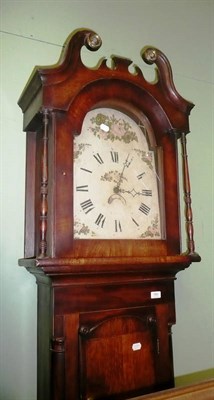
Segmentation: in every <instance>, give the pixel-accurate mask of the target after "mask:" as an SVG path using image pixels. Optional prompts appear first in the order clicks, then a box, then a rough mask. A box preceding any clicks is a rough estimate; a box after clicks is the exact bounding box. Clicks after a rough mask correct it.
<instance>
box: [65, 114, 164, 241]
mask: <svg viewBox="0 0 214 400" xmlns="http://www.w3.org/2000/svg"><path fill="white" fill-rule="evenodd" d="M146 136H147V135H146V130H145V128H144V131H143V130H142V124H141V128H140V127H139V125H138V124H137V123H136V122H135V121H133V120H132V119H131V118H130V117H129V116H127V115H126V114H124V113H122V112H120V111H118V110H114V109H110V108H102V109H95V110H92V111H90V112H89V113H88V114H87V115H86V117H85V120H84V123H83V128H82V132H81V134H80V135H78V136H76V137H75V143H74V160H75V163H74V165H75V171H74V188H73V197H74V238H75V239H156V240H157V239H161V223H160V206H159V195H158V184H159V180H160V178H159V176H158V174H157V171H156V166H155V159H154V152H153V151H152V150H150V149H149V147H148V143H147V138H146Z"/></svg>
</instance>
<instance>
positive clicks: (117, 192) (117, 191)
mask: <svg viewBox="0 0 214 400" xmlns="http://www.w3.org/2000/svg"><path fill="white" fill-rule="evenodd" d="M128 160H129V154H128V155H127V157H126V160H125V162H124V164H123V169H122V171H121V173H120V174H119V180H118V182H117V184H116V186H115V187H114V188H113V192H114V193H113V194H112V195H111V196H110V197H109V199H108V203H109V204H111V203H112V202H113V201H114V200H120V201H121V202H122V203H123V204H126V199H125V198H124V197H123V196H122V195H121V194H120V185H121V183H122V181H123V174H124V171H125V168H128V167H129V165H130V163H131V161H128Z"/></svg>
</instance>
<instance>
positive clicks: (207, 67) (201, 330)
mask: <svg viewBox="0 0 214 400" xmlns="http://www.w3.org/2000/svg"><path fill="white" fill-rule="evenodd" d="M213 16H214V2H213V0H177V1H176V0H171V1H170V0H159V1H158V0H129V1H125V0H112V1H111V0H79V1H74V0H70V1H64V0H62V1H60V0H59V1H53V0H49V1H48V0H47V1H37V0H34V1H33V0H22V1H18V0H2V1H1V30H2V33H1V40H2V44H1V46H2V47H1V63H2V67H1V68H2V69H1V90H2V95H1V153H2V154H1V198H2V202H1V205H2V208H1V279H0V282H1V325H0V326H1V328H0V329H1V334H0V336H1V355H0V362H1V373H0V399H1V400H35V399H36V284H35V279H34V277H33V276H31V275H30V274H28V273H27V272H26V270H25V269H22V268H21V267H18V265H17V259H18V258H20V257H22V256H23V226H24V222H23V219H24V178H25V176H24V175H25V134H24V133H22V113H21V110H20V109H19V107H18V106H17V100H18V98H19V96H20V94H21V91H22V89H23V87H24V85H25V84H26V81H27V79H28V78H29V75H30V73H31V71H32V69H33V67H34V65H36V64H37V65H38V64H40V65H47V64H52V63H55V62H56V61H57V60H58V57H59V54H60V51H61V45H62V44H63V42H64V40H65V39H66V37H67V36H68V34H69V33H70V32H72V31H73V30H74V29H76V28H82V27H88V28H91V29H93V30H95V31H97V32H98V33H99V34H100V36H101V37H102V39H103V46H102V47H101V49H100V50H99V52H96V53H94V54H93V56H90V65H91V64H92V65H95V64H96V63H97V60H98V58H100V57H102V56H107V57H109V56H110V55H111V54H117V55H121V56H125V57H128V58H132V59H133V61H134V62H136V63H137V64H138V65H139V66H140V67H141V68H142V69H143V71H144V73H145V76H146V77H150V76H153V73H150V71H151V70H152V67H148V66H147V65H145V64H144V63H143V61H142V60H141V58H140V56H139V53H140V50H141V49H142V48H143V47H144V46H145V45H150V44H151V45H154V46H156V47H158V48H160V49H161V50H162V51H163V52H164V53H165V54H166V55H167V56H168V58H169V60H170V62H171V64H172V68H173V71H174V80H175V84H176V87H177V89H178V91H179V92H180V94H181V95H182V96H183V97H185V98H187V99H188V100H191V101H193V102H194V103H195V104H196V107H195V108H194V109H193V111H192V114H191V118H190V127H191V131H192V133H191V134H190V135H189V136H188V151H189V165H190V172H191V178H192V179H191V181H192V183H191V185H192V199H193V211H194V226H195V241H196V245H197V251H198V252H199V253H200V255H201V256H202V262H201V263H200V264H193V265H192V266H191V267H190V268H189V269H188V270H186V271H184V272H182V273H180V274H179V275H178V280H177V282H176V298H177V325H176V326H175V327H174V329H173V332H174V335H173V343H174V364H175V375H176V376H178V375H183V374H186V373H191V372H194V371H199V370H204V369H208V368H211V367H213V359H214V355H213V352H214V350H213V337H214V332H213V300H214V298H213V284H214V278H213V276H214V267H213V243H214V241H213V239H214V238H213V204H214V199H213V194H214V193H213V192H214V191H213V167H214V165H213V154H214V153H213V150H214V148H213V133H214V132H213V128H214V127H213V106H214V101H213V99H214V97H213V86H212V85H213V71H214V59H213V57H214V49H213V45H214V32H213V26H214V18H213ZM85 57H86V58H87V57H89V56H87V51H85V52H84V59H85ZM88 60H89V58H88ZM88 62H89V61H88ZM184 248H185V245H184Z"/></svg>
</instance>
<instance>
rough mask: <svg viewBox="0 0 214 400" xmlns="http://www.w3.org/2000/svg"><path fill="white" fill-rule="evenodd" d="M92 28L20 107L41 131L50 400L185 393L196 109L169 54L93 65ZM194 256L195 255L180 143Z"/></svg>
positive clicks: (39, 245)
mask: <svg viewBox="0 0 214 400" xmlns="http://www.w3.org/2000/svg"><path fill="white" fill-rule="evenodd" d="M101 43H102V42H101V39H100V38H99V36H98V35H97V34H96V33H94V32H92V31H90V30H86V29H83V30H79V31H76V32H75V33H74V35H72V36H71V37H70V38H69V39H68V41H67V44H66V46H65V50H64V51H63V55H62V56H61V58H60V61H59V63H58V64H57V65H56V66H54V67H53V68H50V67H39V68H36V69H35V70H34V73H33V75H32V77H31V80H30V81H29V83H28V85H27V86H26V88H25V90H24V92H23V93H22V95H21V97H20V100H19V105H20V107H21V109H22V111H23V113H24V131H26V132H27V161H26V213H25V255H24V258H23V259H20V260H19V264H20V265H22V266H25V267H26V268H27V270H28V271H29V272H30V273H32V274H33V275H35V277H36V280H37V284H38V399H39V400H43V399H44V398H46V399H47V400H53V399H61V400H64V399H68V398H71V399H75V400H77V399H82V400H83V399H85V400H86V399H89V398H93V399H97V400H98V399H104V398H105V399H127V398H130V397H133V396H137V395H140V394H144V393H149V392H153V391H157V390H161V389H165V388H169V387H172V386H173V384H174V377H173V357H172V343H171V326H172V325H173V324H174V323H175V298H174V280H175V279H176V274H177V273H178V272H179V271H181V270H184V269H185V268H188V267H189V265H190V264H191V263H192V262H194V261H200V256H199V255H198V254H197V253H196V251H195V243H194V237H193V217H192V207H191V192H190V179H189V170H188V162H187V148H186V135H187V133H188V132H189V118H188V117H189V113H190V110H191V109H192V107H193V104H192V103H190V102H188V101H186V100H185V99H183V98H182V97H181V96H180V95H179V94H178V92H177V91H176V89H175V86H174V83H173V79H172V71H171V67H170V64H169V61H168V60H167V58H166V57H165V55H164V54H163V53H162V52H160V51H159V50H157V49H154V48H153V49H152V48H146V49H145V50H144V52H143V55H142V57H143V59H144V61H145V62H147V63H149V64H152V63H155V64H156V66H157V70H158V74H157V82H156V83H155V84H154V83H152V84H151V83H149V82H147V81H146V80H145V78H144V77H143V74H142V72H141V70H140V68H139V67H137V66H135V67H134V68H135V73H130V71H129V69H128V68H129V66H130V65H131V64H132V61H131V60H129V59H126V58H120V57H112V67H111V68H109V67H107V65H106V60H101V61H100V63H99V65H98V66H97V67H96V68H93V69H90V68H87V67H86V66H85V65H84V64H83V63H82V61H81V56H80V52H81V48H82V46H86V47H87V48H88V49H89V50H91V51H95V50H97V49H98V48H99V47H100V46H101ZM178 140H181V146H182V159H183V188H184V205H185V215H184V218H185V220H186V233H187V251H186V252H185V253H183V254H182V253H181V246H180V236H181V235H180V214H179V191H178V166H177V141H178Z"/></svg>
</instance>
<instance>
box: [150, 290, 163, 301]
mask: <svg viewBox="0 0 214 400" xmlns="http://www.w3.org/2000/svg"><path fill="white" fill-rule="evenodd" d="M160 298H161V292H160V291H157V292H151V299H160Z"/></svg>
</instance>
